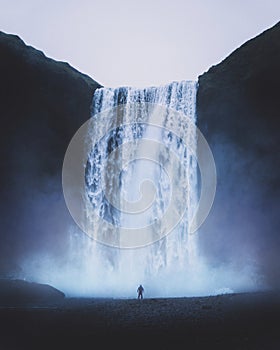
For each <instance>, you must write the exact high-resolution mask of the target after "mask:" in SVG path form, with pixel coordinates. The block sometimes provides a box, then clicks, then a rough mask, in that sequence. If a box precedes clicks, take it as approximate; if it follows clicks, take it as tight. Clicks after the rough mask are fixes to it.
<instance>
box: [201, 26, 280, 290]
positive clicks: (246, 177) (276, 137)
mask: <svg viewBox="0 0 280 350" xmlns="http://www.w3.org/2000/svg"><path fill="white" fill-rule="evenodd" d="M279 94H280V22H279V23H278V24H276V25H275V26H274V27H272V28H271V29H269V30H267V31H265V32H264V33H262V34H261V35H259V36H257V37H256V38H254V39H252V40H250V41H248V42H246V43H245V44H244V45H242V46H241V47H240V48H238V49H237V50H236V51H234V52H233V53H232V54H231V55H230V56H229V57H227V58H226V59H225V60H224V61H223V62H221V63H220V64H218V65H216V66H214V67H211V68H210V69H209V71H208V72H206V73H204V74H203V75H201V76H200V77H199V90H198V96H197V113H198V124H199V128H200V129H201V131H202V132H203V133H204V135H205V137H206V139H207V140H208V142H209V144H210V146H211V148H212V151H213V154H214V158H215V161H216V166H217V176H218V179H217V180H218V186H217V195H216V199H215V202H214V206H213V209H212V212H211V214H210V216H209V217H208V219H207V221H206V223H205V224H204V226H203V227H202V230H201V235H200V242H201V246H202V248H203V247H204V248H205V249H203V250H204V254H207V255H208V258H209V259H210V261H212V262H213V263H215V262H217V260H216V258H215V257H219V259H220V258H221V257H223V256H224V261H227V262H229V260H230V259H232V260H233V261H235V264H237V267H239V268H240V270H241V269H242V268H243V267H244V265H245V264H253V265H255V266H256V267H257V269H258V270H259V271H260V272H261V274H260V276H262V277H264V279H265V281H266V283H267V282H268V284H269V285H270V286H278V287H279V283H280V259H279V247H280V232H279V228H280V221H279V219H280V216H279V198H280V187H279V179H280V162H279V159H280V157H279V154H280V132H279V127H280V119H279V118H280V95H279ZM209 248H210V249H209Z"/></svg>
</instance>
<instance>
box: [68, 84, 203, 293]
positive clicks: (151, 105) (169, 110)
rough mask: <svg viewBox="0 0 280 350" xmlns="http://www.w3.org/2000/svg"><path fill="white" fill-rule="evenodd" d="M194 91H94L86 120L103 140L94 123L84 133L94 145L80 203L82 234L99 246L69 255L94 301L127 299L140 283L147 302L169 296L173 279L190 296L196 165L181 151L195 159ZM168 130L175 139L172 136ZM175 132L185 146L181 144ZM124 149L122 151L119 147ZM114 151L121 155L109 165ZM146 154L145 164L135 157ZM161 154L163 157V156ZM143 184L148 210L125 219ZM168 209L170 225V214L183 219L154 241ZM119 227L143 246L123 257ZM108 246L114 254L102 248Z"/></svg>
mask: <svg viewBox="0 0 280 350" xmlns="http://www.w3.org/2000/svg"><path fill="white" fill-rule="evenodd" d="M196 91H197V83H196V82H191V81H182V82H173V83H171V84H168V85H166V86H161V87H150V88H145V89H136V88H131V87H121V88H116V89H113V88H101V89H97V90H96V91H95V93H94V96H93V102H92V118H96V122H97V121H98V118H100V115H102V116H103V120H104V122H103V124H104V123H107V122H108V123H109V125H110V128H109V129H108V130H109V131H108V132H107V133H105V134H104V129H103V126H104V125H103V124H102V127H100V129H102V130H99V129H98V127H97V126H96V125H97V123H94V122H93V124H92V125H93V126H92V127H91V128H90V129H89V130H88V139H87V142H88V143H89V144H90V143H91V142H93V141H92V140H93V139H95V140H96V138H97V139H98V142H97V143H96V144H94V143H93V144H92V145H90V147H89V150H90V151H89V153H88V161H87V164H86V169H85V177H86V193H85V196H86V197H87V199H88V204H87V210H86V211H87V212H86V221H87V232H88V233H89V236H91V237H94V238H95V240H97V241H101V243H98V242H96V241H95V240H90V239H88V238H87V237H84V238H83V242H82V243H81V242H79V243H77V242H75V243H74V245H75V249H76V251H77V250H80V251H82V253H81V254H80V255H81V256H80V259H82V262H81V264H82V265H83V273H85V274H86V275H87V276H88V279H89V280H90V281H92V285H91V286H90V287H89V290H91V288H92V292H93V293H94V292H96V293H97V294H98V293H101V294H103V295H104V294H106V291H108V293H109V294H110V292H109V290H110V291H111V292H112V290H113V291H114V292H113V293H114V294H115V293H117V294H118V295H122V296H130V295H131V293H132V295H133V293H134V289H135V286H137V284H139V283H142V284H147V285H149V286H150V288H149V291H150V294H151V295H168V294H169V293H172V294H173V295H174V291H172V288H173V287H174V286H172V283H171V285H168V281H169V280H170V277H171V276H173V280H174V277H176V276H177V277H178V278H180V279H181V282H180V284H182V283H183V284H184V285H185V290H187V289H188V288H190V286H189V285H188V278H189V274H190V272H191V273H193V272H194V271H193V270H194V269H195V266H196V264H197V262H196V257H197V254H196V249H197V247H196V245H197V243H196V236H195V235H189V234H188V226H189V224H190V220H191V218H192V217H193V214H194V211H195V208H196V206H197V162H196V158H195V155H194V154H193V153H192V152H190V151H189V149H188V143H189V144H191V147H192V149H193V151H195V137H196V135H195V129H194V128H193V127H192V125H194V124H195V122H196V110H195V106H196V105H195V103H196ZM117 107H119V108H118V109H117V110H116V108H117ZM155 120H157V123H156V125H155V123H154V122H155ZM175 126H176V128H177V129H176V130H177V132H176V133H174V132H173V131H172V130H174V127H175ZM178 128H179V130H178ZM182 130H183V131H184V132H183V133H182V135H184V137H185V140H182V138H181V137H180V132H181V131H182ZM131 143H133V146H131ZM126 144H128V145H129V146H128V147H126V148H125V147H123V146H125V145H126ZM118 148H121V150H120V151H119V152H115V154H114V156H112V157H111V159H110V160H108V159H109V156H110V154H112V153H114V151H116V150H117V149H118ZM147 152H148V155H149V157H148V158H149V159H147V157H146V158H145V157H141V154H145V155H147ZM166 152H170V153H168V154H167V156H165V155H164V154H165V153H166ZM171 153H172V154H171ZM150 158H151V159H150ZM170 177H172V178H173V182H172V189H171V185H170ZM143 180H149V183H148V185H149V184H153V186H154V192H153V190H152V188H151V187H149V186H148V187H147V191H146V192H145V195H147V196H149V195H150V197H151V199H152V205H149V206H146V207H145V210H144V211H140V212H133V213H127V209H129V208H130V207H131V206H133V204H135V203H137V201H139V196H140V194H139V186H141V181H143ZM104 184H105V185H104ZM104 186H105V187H106V194H104ZM171 190H172V191H173V192H174V193H173V197H175V198H174V199H173V202H172V199H170V191H171ZM171 202H172V203H173V204H172V205H173V207H174V208H173V209H174V210H173V212H172V214H171V216H169V218H170V219H169V221H170V220H171V221H172V220H173V221H174V220H175V219H173V218H174V215H175V214H174V213H175V212H176V213H177V212H180V213H182V216H181V218H180V220H178V224H177V225H176V227H175V228H174V229H172V230H170V232H167V234H166V233H165V232H164V233H163V234H159V232H161V231H164V229H165V228H164V227H166V226H167V225H168V223H166V222H165V223H162V222H161V221H163V220H162V217H163V215H164V212H165V211H166V210H167V207H168V205H169V206H170V205H171V204H170V203H171ZM112 203H113V204H112ZM93 212H95V214H94V215H93V214H92V213H93ZM96 212H98V220H97V219H96V218H97V216H96ZM100 218H101V220H100ZM104 222H107V223H109V226H107V225H106V224H105V225H104ZM151 223H153V225H151ZM176 223H177V222H176ZM149 225H150V226H149ZM123 227H125V228H127V229H136V230H137V229H138V231H136V232H138V234H139V232H140V235H145V234H146V236H147V237H149V239H148V243H149V244H140V245H139V246H138V245H137V244H136V245H135V247H134V246H132V247H131V246H130V247H129V249H125V248H126V247H125V248H124V249H123V246H122V244H120V241H121V235H122V229H123ZM146 227H149V229H146ZM145 230H146V232H145V233H144V231H145ZM130 235H133V233H130ZM135 235H136V234H135ZM136 241H137V240H136ZM104 242H105V244H102V243H104ZM107 242H109V243H111V244H110V245H112V246H113V247H108V246H106V243H107ZM137 242H138V241H137ZM145 242H146V241H145ZM114 246H115V247H114ZM119 246H120V248H116V247H119ZM124 246H125V245H124ZM179 276H180V277H179ZM164 281H167V282H164ZM94 282H96V285H94ZM180 293H181V292H179V294H180ZM175 294H176V292H175Z"/></svg>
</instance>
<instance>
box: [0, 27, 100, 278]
mask: <svg viewBox="0 0 280 350" xmlns="http://www.w3.org/2000/svg"><path fill="white" fill-rule="evenodd" d="M0 57H1V62H0V77H1V82H0V106H1V110H0V118H1V130H2V133H1V137H0V152H1V162H0V213H1V224H0V225H1V226H0V232H1V233H0V234H1V244H0V275H1V274H2V275H3V274H5V275H7V274H8V275H10V274H11V273H13V271H14V272H16V273H17V272H18V267H17V266H18V260H19V261H20V260H21V257H24V256H26V255H27V253H28V252H32V251H41V252H42V251H48V250H49V251H52V252H57V254H60V251H61V250H63V247H64V245H65V240H64V238H65V235H66V233H67V229H66V228H67V223H69V222H71V218H70V215H69V214H68V211H67V209H66V206H65V204H64V200H63V195H62V186H61V168H62V162H63V157H64V153H65V151H66V148H67V145H68V143H69V141H70V139H71V137H72V136H73V134H74V133H75V131H76V130H77V129H78V128H79V127H80V126H81V124H82V123H83V122H85V121H86V120H87V119H88V118H89V117H90V103H91V99H92V95H93V92H94V90H95V89H96V88H97V87H99V86H100V85H99V84H98V83H96V82H95V81H93V80H92V79H91V78H89V77H88V76H86V75H84V74H81V73H80V72H78V71H77V70H75V69H74V68H72V67H70V66H69V64H67V63H62V62H56V61H54V60H52V59H49V58H47V57H45V56H44V54H43V53H42V52H40V51H38V50H35V49H34V48H32V47H29V46H26V45H25V44H24V42H23V41H22V40H21V39H20V38H19V37H17V36H14V35H8V34H5V33H1V32H0ZM7 261H8V263H7ZM11 269H12V270H13V271H11Z"/></svg>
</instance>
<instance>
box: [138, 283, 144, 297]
mask: <svg viewBox="0 0 280 350" xmlns="http://www.w3.org/2000/svg"><path fill="white" fill-rule="evenodd" d="M137 293H138V299H143V293H144V288H143V286H142V284H140V286H139V287H138V288H137Z"/></svg>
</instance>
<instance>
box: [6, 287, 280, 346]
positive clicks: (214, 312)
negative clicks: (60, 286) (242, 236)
mask: <svg viewBox="0 0 280 350" xmlns="http://www.w3.org/2000/svg"><path fill="white" fill-rule="evenodd" d="M0 325H1V330H0V349H1V350H18V349H20V350H23V349H107V348H108V349H115V348H116V349H124V348H127V349H138V348H141V349H144V348H145V349H236V350H243V349H252V350H255V349H268V350H269V349H273V350H274V349H275V350H276V349H277V350H278V349H280V292H279V293H278V292H265V293H242V294H226V295H220V296H211V297H196V298H157V299H143V300H137V299H102V298H94V299H84V298H65V299H64V300H63V301H61V302H60V303H59V304H55V303H53V304H49V305H46V304H44V305H26V306H22V307H0Z"/></svg>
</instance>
